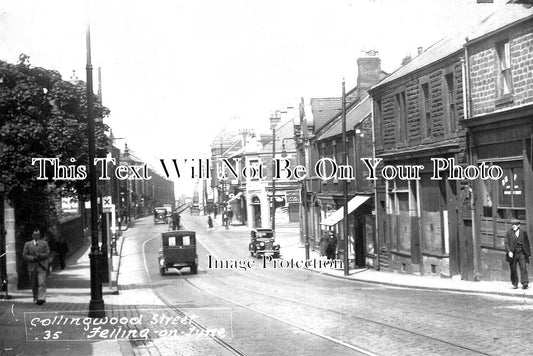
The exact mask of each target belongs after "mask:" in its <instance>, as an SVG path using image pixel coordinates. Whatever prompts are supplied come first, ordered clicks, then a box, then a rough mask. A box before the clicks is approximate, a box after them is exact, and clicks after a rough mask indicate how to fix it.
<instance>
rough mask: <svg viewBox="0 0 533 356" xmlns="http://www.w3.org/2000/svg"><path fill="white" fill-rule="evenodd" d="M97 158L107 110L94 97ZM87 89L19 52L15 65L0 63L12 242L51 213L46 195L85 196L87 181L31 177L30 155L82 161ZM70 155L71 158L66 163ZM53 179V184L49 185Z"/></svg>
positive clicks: (1, 145) (1, 138)
mask: <svg viewBox="0 0 533 356" xmlns="http://www.w3.org/2000/svg"><path fill="white" fill-rule="evenodd" d="M93 102H94V107H93V113H94V117H95V119H97V120H96V121H97V123H96V130H95V131H96V147H97V152H96V155H97V157H105V155H106V153H107V146H108V143H109V142H108V138H107V136H106V135H105V134H104V130H106V127H105V126H104V124H103V123H102V120H101V119H103V118H104V117H105V116H107V115H108V114H109V110H108V109H107V108H105V107H104V106H102V105H101V104H100V102H99V100H98V98H97V97H96V96H95V97H94V100H93ZM87 137H88V136H87V92H86V86H85V83H83V82H81V81H79V82H76V83H71V82H68V81H65V80H63V79H62V78H61V75H60V74H59V73H58V72H56V71H53V70H48V69H44V68H39V67H32V66H31V65H30V63H29V57H28V56H27V55H24V54H22V55H21V56H20V57H19V62H18V63H17V64H10V63H7V62H4V61H0V182H1V183H3V184H4V186H5V190H6V195H7V197H8V199H10V201H11V202H12V203H13V205H14V207H15V220H16V224H17V226H16V229H17V244H19V243H23V242H24V241H25V240H28V239H29V235H30V234H31V230H32V229H34V228H40V229H41V230H46V229H47V228H48V223H49V220H50V218H51V217H52V218H53V217H54V216H55V212H54V211H53V210H54V208H53V206H54V205H53V202H52V201H51V199H50V197H51V195H54V194H56V192H57V191H61V192H63V194H64V195H79V196H82V197H84V196H87V195H88V184H89V180H88V179H84V180H78V181H74V180H64V181H60V180H56V181H52V180H51V179H50V180H49V181H43V180H37V177H38V165H37V164H35V165H32V159H33V158H58V159H59V163H60V164H63V165H69V164H74V165H85V166H86V165H87V164H88V138H87ZM71 158H72V159H73V161H74V162H72V161H71ZM49 183H54V187H55V188H60V189H59V190H56V189H55V188H54V189H52V190H51V189H50V186H51V185H50V184H49Z"/></svg>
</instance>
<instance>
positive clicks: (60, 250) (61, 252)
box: [57, 236, 68, 270]
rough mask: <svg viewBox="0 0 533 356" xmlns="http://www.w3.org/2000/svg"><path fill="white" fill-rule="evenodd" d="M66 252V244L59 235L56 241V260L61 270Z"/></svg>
mask: <svg viewBox="0 0 533 356" xmlns="http://www.w3.org/2000/svg"><path fill="white" fill-rule="evenodd" d="M67 253H68V245H67V242H66V241H65V239H64V238H63V236H59V238H58V241H57V260H58V262H59V267H61V269H62V270H64V269H65V266H66V264H65V261H66V257H67Z"/></svg>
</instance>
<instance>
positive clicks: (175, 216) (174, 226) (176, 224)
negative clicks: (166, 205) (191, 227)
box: [170, 210, 180, 230]
mask: <svg viewBox="0 0 533 356" xmlns="http://www.w3.org/2000/svg"><path fill="white" fill-rule="evenodd" d="M170 219H171V220H172V230H179V228H180V222H179V219H180V218H179V214H178V212H177V211H176V210H174V211H173V212H172V214H171V215H170Z"/></svg>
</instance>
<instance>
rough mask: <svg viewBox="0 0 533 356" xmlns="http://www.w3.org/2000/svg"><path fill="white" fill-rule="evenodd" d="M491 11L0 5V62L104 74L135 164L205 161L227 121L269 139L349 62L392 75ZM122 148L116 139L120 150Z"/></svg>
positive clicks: (331, 2) (225, 4) (253, 3)
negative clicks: (273, 121)
mask: <svg viewBox="0 0 533 356" xmlns="http://www.w3.org/2000/svg"><path fill="white" fill-rule="evenodd" d="M503 3H504V0H495V4H493V5H491V4H476V0H323V1H322V0H301V1H292V0H188V1H184V0H172V1H158V0H151V1H133V0H127V1H126V0H113V1H104V0H102V1H97V0H93V1H88V2H86V1H75V0H64V1H56V0H48V1H37V0H35V1H24V0H0V59H1V60H5V61H8V62H12V63H14V62H16V61H17V58H18V55H19V54H20V53H26V54H28V55H29V56H30V61H31V64H32V65H34V66H42V67H45V68H48V69H55V70H58V71H59V72H60V73H61V74H62V75H63V78H64V79H69V78H70V76H71V73H72V70H75V71H76V74H77V76H78V77H79V79H82V80H85V79H86V76H85V64H86V46H85V30H86V23H87V18H88V13H89V12H90V22H91V37H92V62H93V66H94V68H95V70H94V78H95V91H96V90H97V87H96V85H97V68H98V67H101V68H102V90H103V101H104V105H106V106H107V107H108V108H109V109H110V110H111V116H110V118H109V119H108V120H107V123H108V124H109V125H110V126H111V127H112V128H113V131H114V134H115V136H117V137H125V138H126V141H127V143H128V146H129V147H130V148H132V149H133V150H134V151H135V152H136V153H137V154H138V155H139V156H140V157H141V158H142V159H143V160H145V161H147V162H148V163H150V164H153V165H155V164H157V159H158V158H173V157H175V158H179V157H207V154H208V152H209V143H210V142H211V140H212V139H213V137H214V136H215V135H216V134H217V133H218V132H219V131H220V129H221V128H222V126H223V125H224V124H228V123H229V122H230V121H233V124H234V125H235V124H238V125H239V126H247V127H250V128H256V127H260V128H262V129H263V130H268V118H269V116H270V113H271V112H272V111H273V110H276V109H280V108H282V107H283V106H284V105H287V103H288V102H289V101H290V100H293V99H294V98H299V97H305V98H309V97H334V96H340V91H341V82H342V78H346V85H347V87H348V88H351V87H352V86H354V85H355V80H356V73H357V72H356V60H357V58H358V57H360V56H362V55H363V51H366V50H370V49H374V50H377V51H379V55H380V58H381V60H382V67H383V69H384V70H385V71H387V72H392V71H394V70H395V69H396V68H397V67H398V66H399V65H400V63H401V60H402V58H403V57H405V55H406V54H412V55H415V54H416V48H417V47H419V46H422V47H424V48H427V47H428V46H430V45H431V44H433V43H434V42H436V41H437V40H439V39H440V38H441V37H443V36H444V35H446V34H447V33H449V32H450V31H452V30H454V29H455V28H456V27H457V26H459V25H461V24H463V23H464V22H466V21H468V20H469V19H471V18H473V17H474V16H473V15H479V14H480V13H489V12H491V11H493V10H494V9H495V7H496V6H502V4H503ZM123 142H124V140H121V141H120V142H117V145H119V146H121V145H123Z"/></svg>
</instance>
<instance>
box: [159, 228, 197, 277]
mask: <svg viewBox="0 0 533 356" xmlns="http://www.w3.org/2000/svg"><path fill="white" fill-rule="evenodd" d="M158 261H159V273H160V274H161V275H162V276H163V275H165V273H166V272H167V270H168V269H169V268H176V269H178V270H181V269H182V268H183V267H189V268H190V270H191V273H192V274H196V273H198V255H197V254H196V232H194V231H185V230H174V231H167V232H163V233H162V234H161V248H160V249H159V258H158Z"/></svg>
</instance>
